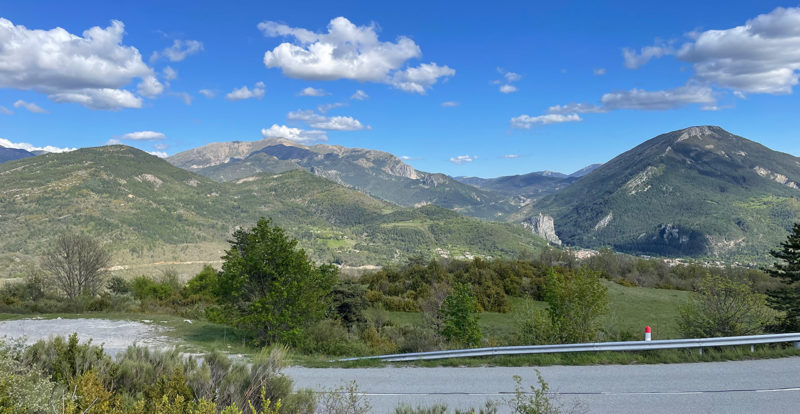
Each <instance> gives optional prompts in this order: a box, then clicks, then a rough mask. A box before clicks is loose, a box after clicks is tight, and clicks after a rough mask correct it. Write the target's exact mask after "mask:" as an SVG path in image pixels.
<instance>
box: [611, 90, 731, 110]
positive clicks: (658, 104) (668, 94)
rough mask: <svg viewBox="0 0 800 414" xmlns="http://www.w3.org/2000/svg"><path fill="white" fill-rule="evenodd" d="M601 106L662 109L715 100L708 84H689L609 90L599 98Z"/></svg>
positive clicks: (614, 108) (615, 108)
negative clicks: (651, 89)
mask: <svg viewBox="0 0 800 414" xmlns="http://www.w3.org/2000/svg"><path fill="white" fill-rule="evenodd" d="M600 101H601V102H602V106H601V108H603V109H605V110H606V111H613V110H617V109H640V110H650V111H652V110H664V109H673V108H679V107H682V106H685V105H688V104H714V103H715V102H716V101H717V100H716V98H715V97H714V93H713V91H712V89H711V88H710V87H708V86H702V85H696V84H689V85H686V86H681V87H679V88H675V89H669V90H661V91H645V90H641V89H631V90H629V91H620V92H611V93H607V94H605V95H603V97H602V98H601V99H600Z"/></svg>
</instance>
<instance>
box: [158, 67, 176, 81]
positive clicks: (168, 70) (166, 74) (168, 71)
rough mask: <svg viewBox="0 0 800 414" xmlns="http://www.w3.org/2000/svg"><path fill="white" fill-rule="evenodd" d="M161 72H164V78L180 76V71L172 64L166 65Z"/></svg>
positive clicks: (171, 78) (170, 78) (169, 78)
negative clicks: (173, 67)
mask: <svg viewBox="0 0 800 414" xmlns="http://www.w3.org/2000/svg"><path fill="white" fill-rule="evenodd" d="M161 72H162V73H163V76H164V80H168V81H171V80H175V79H177V78H178V71H176V70H175V69H172V66H167V67H165V68H164V70H162V71H161Z"/></svg>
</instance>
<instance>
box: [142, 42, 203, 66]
mask: <svg viewBox="0 0 800 414" xmlns="http://www.w3.org/2000/svg"><path fill="white" fill-rule="evenodd" d="M202 50H203V42H200V41H197V40H181V39H176V40H175V41H173V42H172V46H170V47H168V48H166V49H164V50H162V51H161V52H153V54H152V55H151V56H150V63H152V62H155V61H156V60H158V58H160V57H164V58H167V59H169V60H170V61H171V62H180V61H182V60H184V59H186V57H187V56H189V55H193V54H195V53H198V52H200V51H202Z"/></svg>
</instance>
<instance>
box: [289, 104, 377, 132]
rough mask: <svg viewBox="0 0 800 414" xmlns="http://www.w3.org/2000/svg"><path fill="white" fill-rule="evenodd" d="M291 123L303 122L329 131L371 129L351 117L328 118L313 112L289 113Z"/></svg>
mask: <svg viewBox="0 0 800 414" xmlns="http://www.w3.org/2000/svg"><path fill="white" fill-rule="evenodd" d="M286 117H287V118H288V119H289V120H291V121H303V122H305V123H307V124H308V125H309V126H310V127H312V128H317V129H324V130H328V131H358V130H362V129H369V127H365V126H364V125H362V124H361V122H360V121H359V120H357V119H355V118H352V117H349V116H332V117H326V116H324V115H320V114H317V113H315V112H314V111H312V110H310V109H309V110H305V111H295V112H289V114H288V115H287V116H286Z"/></svg>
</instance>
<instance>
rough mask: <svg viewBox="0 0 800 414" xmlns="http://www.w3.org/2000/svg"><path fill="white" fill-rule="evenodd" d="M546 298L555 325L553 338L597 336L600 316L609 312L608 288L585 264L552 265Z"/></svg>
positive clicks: (588, 338)
mask: <svg viewBox="0 0 800 414" xmlns="http://www.w3.org/2000/svg"><path fill="white" fill-rule="evenodd" d="M544 300H545V301H546V302H547V304H548V305H549V307H548V310H547V312H548V314H549V316H550V321H551V322H552V326H553V336H554V337H553V341H555V342H558V343H574V342H590V341H594V340H596V339H597V332H598V331H599V324H600V316H602V315H604V314H605V313H606V312H608V288H607V287H606V286H605V285H603V282H602V281H601V280H600V277H599V276H598V274H597V273H596V272H594V271H591V270H589V269H586V268H580V269H575V270H570V269H559V268H551V270H550V273H549V274H548V275H547V281H546V282H545V287H544Z"/></svg>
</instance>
